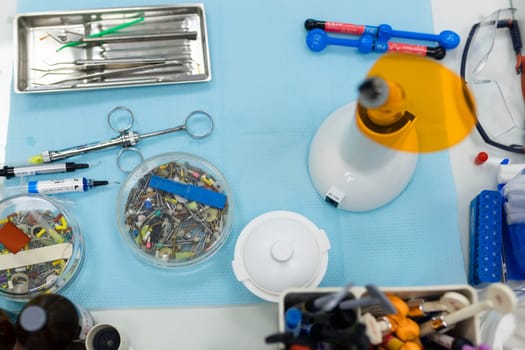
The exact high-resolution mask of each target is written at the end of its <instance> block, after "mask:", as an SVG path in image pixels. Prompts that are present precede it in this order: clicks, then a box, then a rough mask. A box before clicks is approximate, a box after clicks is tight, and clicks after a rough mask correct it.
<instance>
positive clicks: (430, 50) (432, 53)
mask: <svg viewBox="0 0 525 350" xmlns="http://www.w3.org/2000/svg"><path fill="white" fill-rule="evenodd" d="M446 54H447V50H446V49H445V48H444V47H442V46H436V47H427V56H428V57H432V58H435V59H436V60H441V59H443V58H444V57H445V55H446Z"/></svg>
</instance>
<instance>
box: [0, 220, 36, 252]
mask: <svg viewBox="0 0 525 350" xmlns="http://www.w3.org/2000/svg"><path fill="white" fill-rule="evenodd" d="M30 241H31V238H29V237H28V236H26V234H25V233H24V232H23V231H22V230H20V229H19V228H18V227H16V225H15V224H13V223H12V222H11V221H8V222H7V223H6V224H5V225H4V226H2V228H0V243H2V244H3V245H4V246H5V247H6V248H7V250H9V251H10V252H12V253H18V252H19V251H20V250H22V248H24V247H25V246H26V245H27V244H28V243H29V242H30Z"/></svg>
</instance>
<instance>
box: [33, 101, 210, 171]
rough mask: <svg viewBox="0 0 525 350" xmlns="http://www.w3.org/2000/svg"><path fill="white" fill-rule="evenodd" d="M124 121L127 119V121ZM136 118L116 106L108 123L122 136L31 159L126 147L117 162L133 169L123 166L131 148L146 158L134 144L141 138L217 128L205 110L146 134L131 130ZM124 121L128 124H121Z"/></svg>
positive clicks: (47, 160)
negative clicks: (169, 126)
mask: <svg viewBox="0 0 525 350" xmlns="http://www.w3.org/2000/svg"><path fill="white" fill-rule="evenodd" d="M122 121H124V123H123V122H122ZM134 121H135V115H134V114H133V112H132V111H131V110H130V109H129V108H128V107H124V106H118V107H115V108H113V109H112V110H111V111H110V112H109V113H108V116H107V123H108V125H109V127H110V128H111V129H112V130H114V131H116V132H118V133H119V136H117V137H114V138H112V139H110V140H107V141H98V142H93V143H89V144H85V145H80V146H75V147H70V148H65V149H61V150H58V151H44V152H42V153H41V154H37V155H35V156H33V157H31V158H30V159H29V162H30V163H32V164H41V163H50V162H53V161H55V160H59V159H65V158H69V157H73V156H76V155H79V154H84V153H87V152H91V151H98V150H101V149H105V148H111V147H117V146H121V147H123V149H121V150H120V151H119V153H118V155H117V165H118V167H119V169H120V170H121V171H123V172H129V171H128V170H126V169H124V168H123V166H122V156H123V155H124V153H126V152H127V151H132V152H135V153H136V154H137V155H138V156H139V158H140V161H143V160H144V157H143V156H142V154H141V153H140V151H139V150H137V149H136V148H134V147H133V146H135V145H136V144H138V143H139V141H140V140H142V139H145V138H148V137H153V136H159V135H164V134H169V133H173V132H177V131H184V132H186V133H187V134H188V135H189V136H190V137H191V138H193V139H202V138H205V137H207V136H208V135H210V134H211V132H212V131H213V127H214V124H213V119H212V117H211V115H209V114H208V113H206V112H205V111H202V110H195V111H193V112H191V113H190V114H188V116H187V117H186V119H185V120H184V123H183V124H182V125H178V126H175V127H173V128H168V129H163V130H158V131H152V132H148V133H144V134H139V133H138V132H136V131H131V130H130V129H131V128H132V127H133V123H134ZM120 124H124V125H123V126H122V127H119V125H120Z"/></svg>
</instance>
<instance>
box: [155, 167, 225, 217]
mask: <svg viewBox="0 0 525 350" xmlns="http://www.w3.org/2000/svg"><path fill="white" fill-rule="evenodd" d="M149 186H150V187H152V188H155V189H157V190H161V191H165V192H169V193H172V194H176V195H178V196H181V197H183V198H186V199H189V200H192V201H196V202H199V203H202V204H206V205H209V206H212V207H215V208H219V209H222V208H224V206H226V195H225V194H223V193H219V192H215V191H212V190H208V189H207V188H203V187H199V186H194V185H189V184H184V183H180V182H177V181H173V180H169V179H165V178H163V177H160V176H156V175H152V176H151V178H150V180H149Z"/></svg>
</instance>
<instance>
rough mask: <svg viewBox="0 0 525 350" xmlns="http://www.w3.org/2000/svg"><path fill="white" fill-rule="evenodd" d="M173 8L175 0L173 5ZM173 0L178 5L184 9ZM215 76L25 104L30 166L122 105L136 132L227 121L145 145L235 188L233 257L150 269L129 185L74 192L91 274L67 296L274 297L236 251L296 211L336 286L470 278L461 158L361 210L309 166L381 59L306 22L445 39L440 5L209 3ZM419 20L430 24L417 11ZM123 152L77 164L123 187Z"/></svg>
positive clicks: (11, 139) (158, 301) (22, 113)
mask: <svg viewBox="0 0 525 350" xmlns="http://www.w3.org/2000/svg"><path fill="white" fill-rule="evenodd" d="M148 3H149V4H153V3H151V1H145V0H141V1H135V0H128V1H126V2H124V3H123V2H122V1H116V0H104V1H102V0H92V1H90V2H89V3H83V4H80V3H72V2H69V1H65V0H62V1H52V0H50V1H45V2H42V1H38V0H24V1H20V2H19V12H34V11H47V10H60V11H62V10H74V9H81V8H82V9H84V8H92V9H95V8H102V7H109V6H114V7H119V6H121V7H122V6H135V5H137V6H143V5H148ZM167 3H170V1H168V2H167ZM171 3H172V2H171ZM204 5H205V10H206V15H207V21H208V23H207V24H208V35H209V43H210V52H211V66H212V71H213V79H212V81H211V82H208V83H198V84H184V85H171V86H155V87H137V88H127V89H111V90H100V91H79V92H67V93H50V94H24V95H15V94H13V95H12V100H11V115H10V122H9V132H8V147H7V160H8V164H9V162H13V163H15V162H16V163H18V162H21V161H23V160H25V159H27V158H28V156H30V155H33V154H35V153H39V152H41V151H43V150H46V149H53V148H54V149H60V148H63V147H68V146H73V145H77V144H82V143H87V142H92V141H96V140H104V139H109V138H111V137H114V136H115V135H114V134H113V133H112V131H111V130H110V129H109V128H108V127H107V125H106V119H105V118H106V114H107V112H108V111H110V110H111V109H112V108H113V107H115V106H117V105H126V106H128V107H130V108H131V109H132V110H133V111H134V112H135V115H136V119H137V120H136V125H135V130H137V131H139V132H147V131H151V130H156V129H162V128H166V127H169V126H172V125H175V124H178V123H180V122H181V121H182V120H183V118H184V117H185V116H186V115H187V114H188V113H189V112H190V111H192V110H194V109H203V110H206V111H207V112H209V113H210V114H211V115H213V116H214V118H215V121H216V130H215V132H214V133H213V135H212V136H211V137H209V138H207V139H204V140H200V141H195V140H191V139H190V138H188V137H186V136H184V135H171V136H168V135H166V136H162V137H159V138H155V139H148V140H144V141H143V142H142V143H141V145H140V149H141V150H142V151H143V154H144V155H145V156H146V157H150V156H154V155H157V154H159V153H163V152H166V151H186V152H190V153H194V154H197V155H199V156H202V157H204V158H206V159H208V160H209V161H210V162H212V163H213V164H215V165H216V166H217V167H218V168H219V169H221V171H222V172H223V174H224V175H225V177H226V179H227V180H228V181H229V182H230V184H231V187H232V189H233V192H234V200H235V206H236V209H235V222H234V226H233V231H232V234H231V236H230V238H229V240H228V242H227V243H226V245H225V247H224V248H223V250H222V251H221V252H220V253H219V254H218V255H216V256H214V257H213V259H212V260H211V261H210V264H207V265H206V266H204V267H203V268H202V269H201V270H200V271H199V272H198V273H193V274H189V275H180V274H177V273H173V272H169V271H167V272H166V271H160V270H158V269H155V268H152V267H149V266H145V265H143V264H142V263H141V262H139V261H137V260H136V259H135V258H134V256H133V255H132V253H131V252H130V251H129V250H128V248H127V246H125V245H124V244H123V241H122V240H121V238H120V237H119V234H118V232H117V226H116V222H115V214H114V213H115V200H116V195H117V192H118V186H113V187H111V186H108V187H105V188H103V189H102V188H101V189H97V190H93V191H90V192H88V193H84V194H78V195H68V196H67V197H66V198H68V199H73V200H74V201H75V205H74V207H73V208H72V212H73V214H74V215H75V216H76V217H77V219H78V221H79V224H80V227H81V230H82V232H83V234H84V237H85V243H86V244H85V245H86V256H85V261H84V265H83V266H82V269H81V270H80V273H79V274H78V276H77V278H76V279H75V281H73V283H72V284H71V285H70V286H69V287H68V288H67V289H66V290H64V294H65V295H67V296H68V297H70V298H72V299H73V300H75V301H76V302H78V303H80V304H81V305H84V306H85V307H90V308H109V307H113V308H114V307H130V306H163V305H218V304H242V303H255V302H259V301H260V300H259V299H257V298H256V297H255V296H253V295H252V294H251V293H250V292H249V291H248V290H247V289H245V287H244V286H243V285H242V284H241V283H239V282H237V281H236V279H235V277H234V275H233V272H232V269H231V260H232V258H233V248H234V246H235V240H236V239H237V236H238V235H239V233H240V231H241V230H242V228H243V227H244V225H246V224H247V223H248V222H249V221H250V220H252V219H253V218H254V217H256V216H257V215H260V214H262V213H265V212H267V211H270V210H291V211H296V212H298V213H300V214H302V215H304V216H306V217H308V218H309V219H311V220H312V221H313V222H314V223H316V224H317V225H318V226H319V227H320V228H323V229H324V230H325V231H326V232H327V233H328V235H329V238H330V241H331V244H332V249H331V250H330V262H329V267H328V272H327V274H326V277H325V279H324V280H323V282H322V284H323V285H324V286H337V285H343V284H346V283H347V282H348V281H353V282H355V283H357V284H365V283H375V284H378V285H429V284H452V283H465V281H466V276H465V269H464V266H463V257H462V252H461V247H460V239H459V234H458V229H457V227H458V225H457V218H456V216H457V210H456V209H457V208H456V197H455V190H454V183H453V179H452V174H451V169H450V163H449V158H448V153H446V152H442V153H436V154H431V155H425V156H422V157H421V158H420V161H419V163H418V168H417V171H416V175H415V177H414V178H413V180H412V182H411V183H410V185H409V187H408V188H407V190H406V191H405V192H404V193H403V194H402V195H401V196H400V197H399V198H398V199H397V200H396V201H395V202H393V203H391V204H389V205H387V206H385V207H383V208H381V209H379V210H375V211H372V212H368V213H362V214H355V213H347V212H343V211H339V210H336V209H334V208H333V207H331V206H330V205H328V204H326V203H325V202H324V201H322V199H321V198H320V196H319V195H318V194H317V193H316V191H315V190H314V188H313V186H312V184H311V183H310V179H309V176H308V170H307V155H308V149H309V144H310V141H311V139H312V137H313V135H314V133H315V131H316V130H317V128H318V127H319V126H320V124H321V122H322V121H323V119H324V118H326V117H327V116H328V115H329V114H330V113H331V112H333V111H334V110H336V109H337V108H339V107H341V106H342V105H344V104H346V103H348V102H350V101H352V100H354V99H355V98H356V86H357V84H358V83H359V82H360V81H361V79H362V78H363V77H364V75H365V74H366V72H367V70H368V69H369V68H370V67H371V65H372V64H373V63H374V61H375V60H376V59H377V57H378V56H377V55H375V54H373V55H367V56H365V55H360V54H359V53H358V52H357V51H356V50H355V49H349V48H337V47H332V48H329V49H328V50H326V51H325V52H323V53H322V54H314V53H312V52H310V51H309V50H308V49H307V47H306V45H305V44H304V39H305V31H304V28H303V22H304V20H305V19H306V18H319V19H330V20H338V21H346V22H351V23H357V24H370V25H378V24H381V23H388V24H390V25H392V26H393V27H397V28H399V29H404V30H412V31H423V32H424V31H426V32H431V31H432V26H431V9H430V4H429V2H428V1H420V0H403V1H396V2H395V3H394V2H391V1H388V0H380V1H374V2H364V1H342V0H338V1H336V0H328V1H322V2H321V1H313V0H306V1H300V2H299V1H297V2H291V1H284V2H283V1H278V0H266V1H261V0H257V1H244V2H243V1H235V2H233V1H229V2H228V1H219V0H210V1H205V2H204ZM411 14H417V16H414V15H411ZM115 156H116V151H115V150H113V151H105V152H98V153H92V154H91V155H87V156H84V157H82V158H77V159H75V160H77V161H82V162H84V161H86V162H96V161H100V162H101V165H100V166H98V167H94V168H91V169H88V170H87V171H82V173H78V175H79V176H87V177H90V178H97V179H109V180H119V181H123V180H124V176H123V175H122V174H121V173H120V172H119V171H118V170H117V169H116V166H115Z"/></svg>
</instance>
